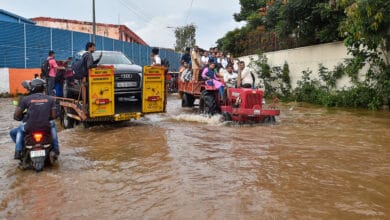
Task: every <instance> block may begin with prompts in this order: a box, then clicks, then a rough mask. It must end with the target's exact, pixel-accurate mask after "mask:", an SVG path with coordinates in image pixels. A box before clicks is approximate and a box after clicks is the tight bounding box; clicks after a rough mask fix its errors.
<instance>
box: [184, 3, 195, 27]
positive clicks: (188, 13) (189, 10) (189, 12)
mask: <svg viewBox="0 0 390 220" xmlns="http://www.w3.org/2000/svg"><path fill="white" fill-rule="evenodd" d="M193 3H194V0H191V4H190V8H189V9H188V12H187V16H186V19H185V24H187V20H188V17H189V16H190V14H191V9H192V4H193Z"/></svg>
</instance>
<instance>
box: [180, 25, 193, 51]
mask: <svg viewBox="0 0 390 220" xmlns="http://www.w3.org/2000/svg"><path fill="white" fill-rule="evenodd" d="M195 36H196V26H195V25H194V24H189V25H186V26H182V27H176V29H175V37H176V43H175V50H176V51H180V52H184V51H185V48H186V47H194V46H195V44H196V40H195Z"/></svg>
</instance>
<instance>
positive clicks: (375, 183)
mask: <svg viewBox="0 0 390 220" xmlns="http://www.w3.org/2000/svg"><path fill="white" fill-rule="evenodd" d="M167 109H168V112H167V113H165V114H160V115H148V116H146V117H145V118H143V119H141V120H138V121H132V122H129V123H123V124H116V125H105V126H96V127H92V128H89V129H83V128H81V127H77V128H75V129H69V130H62V131H60V132H59V140H60V147H61V155H60V160H59V163H58V165H57V166H55V167H53V168H46V169H45V170H44V171H43V172H41V173H35V172H33V171H31V170H29V171H20V170H18V169H17V164H18V162H17V161H16V160H13V154H14V144H13V143H12V141H11V139H10V138H9V135H8V132H9V130H10V129H11V128H13V127H15V126H17V125H18V124H19V122H17V121H14V120H13V119H12V113H13V111H14V107H13V106H12V104H11V100H10V99H1V100H0V121H1V125H0V167H1V168H0V189H1V190H0V219H96V218H97V219H130V218H131V219H388V218H390V113H389V112H370V111H365V110H345V109H342V110H340V109H326V108H320V107H313V106H298V105H297V104H295V103H291V104H284V105H283V106H282V107H281V112H282V115H281V116H280V117H278V118H277V124H276V125H272V126H264V125H262V126H259V125H257V126H238V125H225V124H220V123H219V122H218V118H217V117H214V118H211V119H208V118H204V117H202V116H198V115H195V113H194V112H192V110H191V109H182V108H181V107H180V100H178V99H176V97H175V96H172V97H170V99H169V102H168V108H167Z"/></svg>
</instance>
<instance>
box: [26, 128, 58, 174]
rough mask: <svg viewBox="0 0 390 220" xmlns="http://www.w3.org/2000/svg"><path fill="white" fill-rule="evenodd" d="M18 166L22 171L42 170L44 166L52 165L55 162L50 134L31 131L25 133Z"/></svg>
mask: <svg viewBox="0 0 390 220" xmlns="http://www.w3.org/2000/svg"><path fill="white" fill-rule="evenodd" d="M20 160H21V162H20V166H21V169H22V170H26V169H34V170H35V171H37V172H40V171H42V170H43V168H44V167H45V165H49V166H51V165H53V164H54V162H55V161H56V160H57V158H56V154H55V153H54V151H53V138H52V137H51V134H50V132H46V131H33V132H30V133H25V137H24V148H23V150H22V157H21V159H20Z"/></svg>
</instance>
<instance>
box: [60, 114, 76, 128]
mask: <svg viewBox="0 0 390 220" xmlns="http://www.w3.org/2000/svg"><path fill="white" fill-rule="evenodd" d="M73 126H74V119H73V118H71V117H69V116H68V115H67V114H66V112H65V110H63V111H62V127H64V128H65V129H69V128H73Z"/></svg>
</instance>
